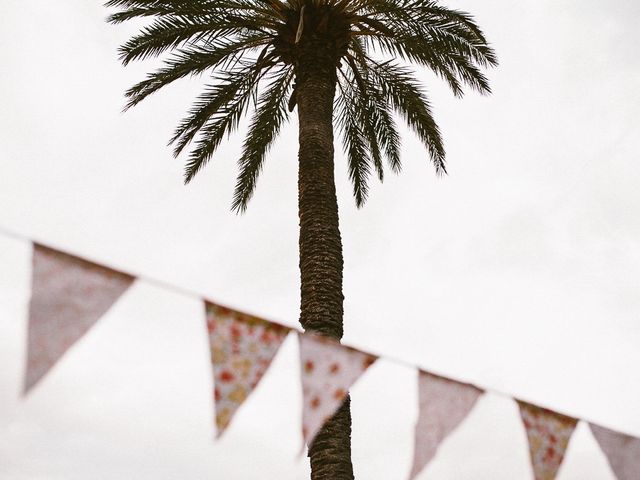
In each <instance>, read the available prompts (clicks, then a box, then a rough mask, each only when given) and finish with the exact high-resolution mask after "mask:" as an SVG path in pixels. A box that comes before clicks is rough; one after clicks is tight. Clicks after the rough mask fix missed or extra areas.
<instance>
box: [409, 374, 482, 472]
mask: <svg viewBox="0 0 640 480" xmlns="http://www.w3.org/2000/svg"><path fill="white" fill-rule="evenodd" d="M481 394H482V390H480V389H478V388H476V387H474V386H473V385H469V384H465V383H458V382H455V381H453V380H448V379H446V378H442V377H439V376H436V375H433V374H430V373H427V372H422V371H421V372H419V374H418V397H419V409H420V410H419V414H418V421H417V423H416V433H415V447H414V448H415V450H414V453H413V468H412V469H411V473H410V475H409V480H412V479H414V478H415V477H416V476H417V475H418V474H419V473H420V472H421V471H422V469H423V468H424V467H425V466H426V465H427V464H428V463H429V462H430V461H431V460H432V459H433V457H434V456H435V455H436V451H437V450H438V446H439V445H440V443H441V442H442V441H443V440H444V439H445V438H446V437H447V436H448V435H449V434H450V433H451V432H452V431H453V430H455V428H456V427H457V426H458V425H460V423H461V422H462V421H463V420H464V419H465V418H466V416H467V415H468V414H469V412H470V411H471V409H472V408H473V406H474V405H475V403H476V401H477V400H478V397H480V395H481Z"/></svg>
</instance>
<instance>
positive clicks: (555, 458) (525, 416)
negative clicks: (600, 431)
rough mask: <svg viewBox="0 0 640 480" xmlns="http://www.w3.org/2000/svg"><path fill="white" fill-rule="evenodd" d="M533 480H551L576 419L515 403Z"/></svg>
mask: <svg viewBox="0 0 640 480" xmlns="http://www.w3.org/2000/svg"><path fill="white" fill-rule="evenodd" d="M518 405H519V406H520V416H521V417H522V423H523V424H524V427H525V430H526V432H527V439H528V440H529V455H530V457H531V465H532V467H533V473H534V476H535V479H536V480H553V479H554V478H556V474H557V473H558V469H559V468H560V465H561V464H562V460H563V459H564V453H565V451H566V450H567V446H568V445H569V440H570V439H571V434H572V433H573V430H574V429H575V428H576V424H577V423H578V420H577V419H575V418H572V417H568V416H566V415H561V414H559V413H556V412H553V411H551V410H547V409H546V408H541V407H537V406H535V405H531V404H528V403H525V402H520V401H518Z"/></svg>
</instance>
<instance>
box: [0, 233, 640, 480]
mask: <svg viewBox="0 0 640 480" xmlns="http://www.w3.org/2000/svg"><path fill="white" fill-rule="evenodd" d="M0 235H3V236H5V237H8V238H12V239H14V240H17V241H20V242H24V243H30V244H31V245H32V246H33V253H32V265H33V271H32V294H31V300H30V303H29V319H28V340H27V365H26V369H25V383H24V394H27V393H28V392H29V391H30V390H31V389H32V388H33V387H34V386H35V385H36V384H37V383H38V382H40V381H41V380H42V378H43V377H44V376H45V375H46V374H47V372H48V371H49V370H50V369H51V368H52V367H53V366H54V365H56V364H57V363H58V361H59V360H60V358H61V357H62V356H63V355H64V354H65V353H66V352H67V351H68V350H69V349H70V348H71V347H72V346H73V345H74V343H75V342H76V341H77V340H79V339H80V338H81V337H82V336H83V335H84V334H85V333H86V332H87V331H88V330H89V329H90V328H91V327H92V326H93V325H94V324H95V323H96V322H97V321H98V320H99V319H100V318H101V317H102V316H103V315H104V314H105V313H106V312H107V311H108V310H109V308H110V307H111V306H112V305H113V304H114V303H115V302H116V301H117V300H118V298H119V297H120V296H121V295H122V294H123V293H124V292H125V291H126V290H127V289H128V288H129V287H130V286H131V285H132V284H133V282H134V281H135V280H136V279H139V280H142V281H145V282H147V283H150V284H154V285H156V286H159V287H162V288H163V289H166V290H170V291H173V292H176V293H179V294H182V295H184V296H187V297H190V298H195V299H198V300H199V301H201V302H202V303H203V305H204V309H205V318H206V326H207V332H208V336H209V345H210V353H211V365H212V371H213V377H214V390H213V392H212V396H213V403H214V406H215V424H216V436H217V437H220V436H221V435H222V434H223V433H224V432H225V430H226V429H227V428H228V427H229V425H230V424H231V422H232V419H233V418H234V415H236V413H237V411H238V410H239V409H240V408H241V406H242V405H243V403H244V402H245V400H246V399H247V398H248V397H249V396H250V395H251V393H252V391H253V390H254V389H255V388H256V386H257V385H258V384H259V382H260V380H261V379H262V377H263V376H264V374H265V372H266V371H267V370H268V368H269V367H270V365H271V362H272V360H273V358H274V357H275V355H276V354H277V352H278V350H279V348H280V346H281V345H282V343H283V342H284V340H285V339H286V337H287V336H288V335H289V333H290V332H296V334H297V337H298V343H299V347H300V374H301V387H302V397H303V418H302V439H303V448H304V445H305V444H306V445H309V444H310V443H311V442H313V439H314V437H315V435H316V434H317V433H318V431H319V430H320V429H321V428H322V426H323V425H324V423H325V422H326V421H327V420H328V419H329V418H331V417H332V416H333V415H334V414H335V412H336V411H337V410H338V409H339V408H340V406H341V405H342V403H343V402H344V399H345V398H346V396H347V392H348V391H349V389H350V388H351V387H352V386H353V385H354V384H355V382H356V381H357V380H358V379H359V378H360V377H361V376H362V375H363V374H364V373H365V371H366V370H367V369H368V368H369V366H371V365H372V364H373V363H374V362H375V361H376V360H377V359H378V358H379V357H378V356H377V355H374V354H372V353H368V352H365V351H363V350H361V349H356V348H353V347H349V346H346V345H343V344H341V343H339V342H337V341H335V340H332V339H329V338H327V337H321V336H318V335H315V334H310V333H302V332H300V331H299V330H297V329H294V328H290V327H287V326H284V325H282V324H279V323H277V322H273V321H270V320H265V319H262V318H259V317H257V316H253V315H250V314H248V313H244V312H240V311H238V310H235V309H232V308H229V307H225V306H222V305H220V304H218V303H217V302H213V301H211V300H210V299H207V298H206V297H205V296H204V295H200V294H198V293H196V292H193V291H189V290H186V289H184V288H181V287H178V286H176V285H173V284H171V283H169V282H166V281H163V280H158V279H155V278H150V277H148V276H145V275H137V274H133V273H128V272H124V271H123V270H121V269H114V268H111V267H109V266H106V265H104V264H101V263H97V262H94V261H90V260H87V259H86V258H82V257H79V256H76V255H73V254H71V253H68V252H65V251H62V250H59V249H55V248H53V247H51V246H47V245H45V244H44V243H40V242H37V241H34V240H32V239H29V238H27V237H26V236H23V235H20V234H18V233H15V232H12V231H10V230H8V229H6V228H4V227H1V226H0ZM382 358H384V359H385V360H386V361H390V362H393V363H396V364H399V365H403V366H406V367H410V368H414V369H417V371H418V379H417V380H418V396H419V402H418V404H419V405H418V406H419V413H418V419H417V422H416V429H415V444H414V460H413V465H412V468H411V472H410V474H409V479H410V480H412V479H414V478H415V477H416V476H417V475H419V473H420V472H421V471H422V470H423V469H424V468H425V467H426V465H427V464H428V463H429V462H430V461H431V460H432V459H433V458H434V456H435V455H436V453H437V450H438V447H439V445H440V443H441V442H443V441H444V440H445V439H446V438H447V437H448V436H449V435H450V434H451V433H452V432H453V431H454V430H455V429H456V428H457V427H458V426H459V425H460V423H462V422H463V420H464V419H465V418H466V417H467V415H468V414H469V413H470V411H471V410H472V409H473V406H474V405H475V403H476V402H477V400H478V398H479V397H480V396H481V395H482V394H483V393H484V392H485V389H481V388H479V387H477V386H475V385H471V384H466V383H461V382H459V381H456V380H453V379H449V378H446V377H444V376H439V375H437V374H435V373H432V372H427V371H424V370H422V369H420V368H419V367H417V366H416V365H414V364H411V363H409V362H406V361H403V360H400V359H397V358H393V357H389V356H383V357H382ZM486 391H489V392H491V393H493V394H496V395H500V396H503V397H509V398H513V399H514V400H516V402H517V403H518V406H519V408H520V415H521V418H522V423H523V428H524V432H525V433H526V437H527V440H528V443H529V453H530V459H531V465H532V470H533V474H534V478H535V480H553V479H555V478H556V474H557V472H558V470H559V468H560V466H561V464H562V461H563V458H564V454H565V451H566V449H567V446H568V444H569V441H570V438H571V435H572V434H573V431H574V429H575V427H576V425H577V422H578V421H579V420H580V419H578V418H574V417H571V416H567V415H564V414H562V413H558V412H556V411H552V410H548V409H546V408H543V407H541V406H537V405H533V404H531V403H527V402H525V401H523V400H522V399H516V398H514V397H513V396H512V395H509V394H506V393H503V392H499V391H495V390H486ZM582 420H585V419H582ZM587 421H588V420H587ZM588 423H589V424H590V428H591V431H592V433H593V436H594V438H595V440H596V441H597V443H598V445H599V446H600V448H601V450H602V451H603V453H604V454H605V456H606V457H607V460H608V461H609V464H610V466H611V468H612V470H613V472H614V474H615V475H616V477H617V478H618V480H631V479H638V478H640V439H638V438H635V437H633V436H630V435H627V434H625V433H622V432H617V431H614V430H609V429H606V428H604V427H601V426H599V425H597V424H594V423H593V422H590V421H588Z"/></svg>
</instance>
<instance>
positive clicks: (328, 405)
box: [298, 333, 377, 448]
mask: <svg viewBox="0 0 640 480" xmlns="http://www.w3.org/2000/svg"><path fill="white" fill-rule="evenodd" d="M298 337H299V339H300V373H301V376H302V401H303V407H302V436H303V438H304V441H305V443H306V444H307V445H310V444H311V441H312V440H313V439H314V437H315V436H316V434H317V433H318V431H319V430H320V429H321V428H322V426H323V425H324V423H325V422H326V421H327V420H328V419H329V418H331V417H332V416H333V414H334V413H335V412H336V411H337V410H338V409H339V408H340V406H341V405H342V403H343V402H344V399H345V398H346V396H347V392H348V391H349V388H350V387H351V385H353V384H354V383H355V382H356V380H357V379H358V378H359V377H360V375H362V374H363V373H364V372H365V370H367V368H369V366H370V365H371V364H372V363H373V362H375V361H376V359H377V357H374V356H373V355H369V354H368V353H364V352H360V351H358V350H354V349H353V348H349V347H345V346H344V345H341V344H339V343H338V342H336V341H334V340H331V339H329V338H327V337H322V336H319V335H313V334H302V333H299V334H298ZM303 448H304V446H303Z"/></svg>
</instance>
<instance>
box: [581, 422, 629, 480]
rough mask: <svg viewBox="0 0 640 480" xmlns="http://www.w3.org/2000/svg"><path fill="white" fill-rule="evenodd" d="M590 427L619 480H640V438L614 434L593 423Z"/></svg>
mask: <svg viewBox="0 0 640 480" xmlns="http://www.w3.org/2000/svg"><path fill="white" fill-rule="evenodd" d="M589 427H590V428H591V432H592V433H593V436H594V437H595V439H596V440H597V441H598V444H599V445H600V448H601V449H602V451H603V452H604V454H605V455H606V456H607V460H609V465H611V470H613V473H615V474H616V477H617V478H618V480H638V479H639V478H640V438H635V437H632V436H630V435H625V434H624V433H619V432H614V431H613V430H609V429H608V428H604V427H600V426H599V425H594V424H593V423H590V424H589Z"/></svg>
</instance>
